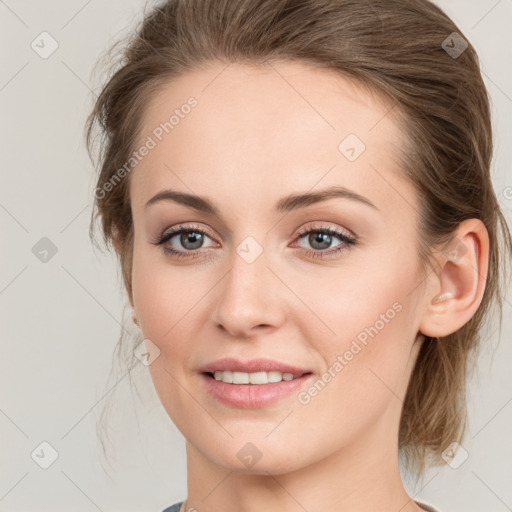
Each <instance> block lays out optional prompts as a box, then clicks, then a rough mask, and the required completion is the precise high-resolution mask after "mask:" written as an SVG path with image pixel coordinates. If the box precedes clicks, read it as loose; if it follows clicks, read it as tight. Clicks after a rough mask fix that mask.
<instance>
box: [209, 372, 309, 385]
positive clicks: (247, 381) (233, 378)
mask: <svg viewBox="0 0 512 512" xmlns="http://www.w3.org/2000/svg"><path fill="white" fill-rule="evenodd" d="M205 375H207V376H208V377H210V378H211V379H215V380H217V381H221V382H224V383H225V384H241V385H264V384H274V383H278V382H282V381H287V382H288V381H291V380H296V379H300V378H301V377H303V376H304V375H311V372H305V373H300V374H293V373H283V372H279V371H269V372H267V371H259V372H251V373H248V372H234V371H230V370H217V371H215V372H205Z"/></svg>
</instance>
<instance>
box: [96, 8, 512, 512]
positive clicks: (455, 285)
mask: <svg viewBox="0 0 512 512" xmlns="http://www.w3.org/2000/svg"><path fill="white" fill-rule="evenodd" d="M96 128H99V132H98V135H99V140H100V144H101V152H100V162H99V164H100V174H99V178H98V182H97V187H96V191H95V198H96V208H97V211H96V217H98V218H100V220H101V226H102V231H103V236H104V238H105V240H106V241H107V242H110V241H111V242H112V243H113V246H114V247H115V249H116V251H117V254H118V255H119V258H120V264H121V268H122V271H123V277H124V284H125V286H126V290H127V294H128V298H129V302H130V304H131V307H132V308H133V319H134V322H135V323H136V325H137V326H138V327H139V328H140V330H141V334H142V336H143V338H144V343H143V344H142V345H141V346H139V347H137V349H136V350H138V351H139V358H141V359H142V358H144V361H145V364H147V365H148V366H149V369H150V373H151V377H152V380H153V383H154V386H155V389H156V392H157V393H158V395H159V397H160V400H161V402H162V404H163V406H164V408H165V410H166V411H167V413H168V414H169V416H170V418H171V419H172V421H173V422H174V423H175V424H176V426H177V427H178V428H179V430H180V431H181V432H182V433H183V435H184V436H185V438H186V440H187V443H186V447H187V475H188V495H187V498H186V500H183V501H182V502H180V503H177V504H175V505H173V506H171V507H170V508H168V509H166V512H177V511H178V510H179V511H180V512H184V511H193V510H198V511H200V512H201V511H203V510H204V511H224V512H231V511H232V512H234V511H237V512H239V511H243V512H249V511H253V510H271V511H272V510H276V511H277V510H279V511H281V512H282V511H290V512H291V511H299V510H310V511H313V510H328V511H337V512H339V511H350V512H358V511H374V510H379V511H390V512H391V511H393V512H395V511H398V510H400V511H401V512H412V511H419V510H438V509H436V508H434V507H432V506H430V505H427V504H425V503H422V502H420V501H417V500H414V499H413V498H411V497H410V496H409V495H408V494H407V492H406V490H405V488H404V486H403V483H402V480H401V476H400V471H399V455H400V454H403V456H404V457H405V461H406V464H407V467H408V469H409V470H410V471H411V472H413V473H415V474H416V475H418V476H420V475H422V474H423V473H424V471H425V468H426V467H428V466H429V465H436V464H445V463H450V461H451V460H453V459H454V458H455V457H457V456H460V454H461V453H463V452H464V448H463V446H461V445H462V439H463V435H464V432H465V422H466V406H465V400H464V399H465V383H466V379H467V373H468V370H467V368H468V362H469V361H470V360H471V357H473V356H474V354H475V353H476V350H477V348H478V347H479V342H480V333H481V329H482V326H483V323H484V321H485V319H486V318H487V316H488V314H489V312H490V311H491V308H492V307H496V308H497V309H498V310H499V309H500V307H501V302H500V300H501V299H500V289H501V286H503V282H502V271H503V269H502V268H501V265H500V261H502V260H504V259H505V258H506V257H508V256H509V254H510V248H511V239H510V234H509V231H508V228H507V226H506V223H505V221H504V218H503V215H502V213H501V211H500V208H499V205H498V202H497V200H496V196H495V194H494V191H493V188H492V183H491V180H490V173H489V167H490V161H491V157H492V136H491V124H490V112H489V103H488V97H487V92H486V89H485V86H484V83H483V81H482V78H481V74H480V71H479V66H478V59H477V56H476V53H475V50H474V48H473V47H472V46H471V44H470V43H469V42H468V41H467V39H466V38H465V36H464V35H463V34H462V33H461V31H460V30H459V29H458V27H457V26H456V25H455V24H454V23H453V22H452V21H451V20H450V19H449V18H448V17H447V16H446V15H445V14H444V13H443V12H442V11H441V10H440V9H439V8H438V7H436V6H435V5H433V4H432V3H430V2H429V1H427V0H412V1H408V2H403V1H401V0H375V1H372V2H371V3H370V2H359V1H349V0H304V1H300V2H297V1H290V0H187V1H184V0H181V1H180V0H169V1H166V2H163V3H162V4H161V5H160V6H159V7H157V8H154V9H153V10H152V11H151V12H149V13H148V14H146V16H145V18H144V20H143V23H142V25H141V27H140V28H139V30H138V31H137V33H136V34H135V37H133V38H132V39H131V40H130V41H129V42H128V43H127V46H126V48H125V51H124V54H123V60H122V62H121V65H120V67H119V68H118V69H117V70H116V72H115V73H113V74H112V76H111V77H110V78H109V81H108V82H107V84H106V85H105V86H104V88H103V90H102V92H101V94H100V95H99V97H98V99H97V102H96V105H95V107H94V110H93V112H92V113H91V116H90V118H89V122H88V144H89V147H90V148H92V146H93V142H94V133H95V129H96ZM91 151H92V149H91ZM93 220H94V219H93ZM91 227H92V226H91ZM139 341H140V340H139ZM457 454H459V455H457Z"/></svg>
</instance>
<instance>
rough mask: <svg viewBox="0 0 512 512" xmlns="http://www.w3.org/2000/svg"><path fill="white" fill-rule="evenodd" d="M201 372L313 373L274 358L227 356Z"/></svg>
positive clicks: (203, 368) (296, 374)
mask: <svg viewBox="0 0 512 512" xmlns="http://www.w3.org/2000/svg"><path fill="white" fill-rule="evenodd" d="M199 371H200V372H201V373H211V374H213V373H215V372H216V371H221V372H224V371H230V372H244V373H256V372H281V373H291V374H292V375H294V376H301V375H303V374H305V373H311V370H310V369H309V368H300V367H298V366H293V365H291V364H288V363H283V362H281V361H276V360H272V359H265V358H259V359H251V360H249V361H241V360H239V359H235V358H232V357H225V358H223V359H218V360H217V361H214V362H212V363H209V364H207V365H205V366H203V367H201V368H200V369H199Z"/></svg>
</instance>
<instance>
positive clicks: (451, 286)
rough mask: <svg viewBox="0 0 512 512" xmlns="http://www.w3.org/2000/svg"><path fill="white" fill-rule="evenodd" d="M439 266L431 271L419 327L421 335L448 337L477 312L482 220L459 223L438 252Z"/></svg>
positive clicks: (483, 255)
mask: <svg viewBox="0 0 512 512" xmlns="http://www.w3.org/2000/svg"><path fill="white" fill-rule="evenodd" d="M438 261H439V264H440V269H439V270H438V271H435V272H432V274H431V279H430V283H429V284H430V286H428V287H426V289H427V290H428V291H427V292H426V296H425V306H424V307H425V309H424V313H423V318H422V321H421V323H420V326H419V330H420V332H421V333H422V334H424V335H425V336H430V337H442V336H448V335H449V334H452V333H453V332H455V331H457V330H458V329H460V328H461V327H462V326H463V325H464V324H466V323H467V322H468V321H469V320H470V319H471V318H472V316H473V315H474V314H475V312H476V311H477V309H478V307H479V306H480V303H481V301H482V297H483V294H484V291H485V284H486V279H487V271H488V264H489V235H488V232H487V229H486V227H485V225H484V224H483V222H482V221H480V220H479V219H468V220H465V221H463V222H461V223H460V224H459V226H458V228H457V230H456V231H455V232H454V234H453V237H452V239H451V240H450V242H449V244H447V245H446V246H445V247H444V248H443V249H442V250H441V252H440V255H439V258H438Z"/></svg>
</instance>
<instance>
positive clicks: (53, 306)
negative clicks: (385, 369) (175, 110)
mask: <svg viewBox="0 0 512 512" xmlns="http://www.w3.org/2000/svg"><path fill="white" fill-rule="evenodd" d="M437 3H438V4H439V5H440V6H441V7H442V8H443V9H445V10H446V12H447V13H448V15H450V16H451V17H452V18H453V19H454V21H455V22H456V23H457V24H458V25H459V27H460V28H461V30H462V31H463V32H464V34H465V35H466V36H467V37H468V38H469V39H470V41H471V42H472V43H473V44H474V45H475V47H476V48H477V51H478V52H479V55H480V58H481V62H482V69H483V72H484V77H485V81H486V84H487V86H488V88H489V91H490V93H491V96H492V103H493V105H492V108H493V120H494V126H495V133H496V153H495V158H494V164H493V173H494V183H495V188H496V191H497V193H498V196H499V198H500V202H501V204H502V205H503V207H504V209H505V211H506V213H507V215H508V218H509V219H510V217H511V210H512V188H507V187H512V173H511V170H510V162H512V155H511V144H510V141H511V128H512V73H511V63H512V41H511V36H510V26H511V22H512V0H500V1H496V0H485V1H483V0H482V1H480V0H479V1H476V0H473V1H471V2H469V1H467V0H466V1H464V0H442V1H438V2H437ZM143 6H144V2H143V1H141V0H129V1H127V0H110V1H108V2H105V1H103V2H102V1H99V0H89V1H86V0H72V1H67V2H64V1H60V2H59V1H51V0H47V1H45V2H41V1H36V0H33V1H22V0H18V1H16V0H7V1H5V2H4V1H0V39H1V43H2V44H1V55H2V57H1V58H2V65H1V68H0V107H1V124H0V130H1V131H0V144H1V147H0V159H1V160H0V162H1V187H0V222H1V229H2V243H1V244H0V250H1V252H2V259H1V261H2V265H1V267H0V305H1V315H2V318H1V325H2V351H3V357H2V358H1V360H0V365H1V367H0V375H1V387H0V390H1V391H0V393H1V394H0V413H1V414H0V432H1V434H0V439H1V441H0V443H1V444H0V449H1V453H2V468H3V469H2V472H1V477H0V510H2V511H21V510H23V511H26V512H29V511H42V510H52V511H59V510H74V511H77V512H79V511H95V510H101V511H118V510H119V511H120V510H124V511H136V510H139V511H140V510H147V511H151V510H153V511H161V510H162V509H163V508H164V507H166V506H168V505H170V504H172V503H174V502H176V501H179V500H180V499H182V498H184V497H185V495H186V468H185V449H184V439H183V437H182V435H181V434H180V433H179V432H178V431H177V429H176V428H175V427H174V425H173V424H172V423H171V421H170V420H169V418H168V417H167V415H166V413H165V411H164V410H163V408H162V407H161V405H160V403H159V401H158V398H157V396H156V394H155V393H154V391H153V390H152V384H151V381H150V380H149V377H148V373H147V368H145V367H144V366H143V365H138V366H137V367H136V368H135V369H134V370H133V371H132V372H131V374H128V375H127V374H126V373H118V374H115V375H114V376H113V377H112V378H110V379H109V372H110V368H111V362H112V352H113V349H114V346H115V344H116V341H117V339H118V336H119V332H120V330H121V327H120V324H123V325H125V328H126V329H129V330H130V332H133V334H134V335H135V331H133V329H132V327H131V325H130V324H131V319H130V311H129V310H128V309H126V307H125V305H126V300H125V297H124V292H123V290H122V285H121V278H120V272H119V270H118V269H117V266H116V261H115V259H114V257H113V255H111V254H102V253H101V252H99V251H97V250H94V249H93V248H92V246H91V243H90V240H89V238H88V227H89V217H90V212H91V205H92V192H93V187H94V172H93V169H92V166H91V164H90V162H89V159H88V156H87V154H86V152H85V148H84V144H83V138H82V130H83V124H84V121H85V117H86V115H87V113H88V111H89V108H90V105H91V100H92V95H91V92H90V88H91V87H93V78H92V77H91V71H92V68H93V65H94V63H95V62H96V60H97V58H98V56H99V55H100V53H101V52H102V50H104V48H105V47H106V46H107V45H109V43H110V42H112V41H113V40H114V39H116V38H117V37H118V36H119V35H120V34H121V33H124V32H125V31H126V30H127V29H129V27H131V26H133V24H134V22H136V21H137V20H138V18H139V17H140V15H141V14H142V9H143ZM43 31H47V32H49V33H50V34H51V36H52V37H53V38H54V39H55V40H56V41H57V42H58V45H59V46H58V48H57V50H56V51H55V52H54V53H53V54H52V55H51V56H49V57H48V58H46V59H43V58H41V57H40V56H39V54H38V53H36V52H35V51H34V50H33V49H32V48H31V43H32V41H33V40H36V42H37V41H38V40H39V39H37V37H38V35H39V34H40V33H41V32H43ZM49 48H50V46H49V40H47V44H45V49H46V50H48V49H49ZM42 50H43V49H41V50H40V51H42ZM96 84H97V82H94V85H96ZM507 192H508V193H507ZM43 237H47V238H48V239H49V240H51V242H52V244H53V245H54V246H55V248H56V249H57V252H56V254H54V255H52V253H51V252H49V253H48V255H47V256H46V258H47V261H46V262H43V261H41V260H40V259H39V258H38V257H36V255H35V254H34V252H33V247H34V246H36V249H37V248H38V247H39V246H38V245H36V244H38V243H40V244H45V243H46V244H48V242H47V241H46V242H40V240H41V238H43ZM34 251H35V252H36V253H37V250H34ZM40 256H41V254H40ZM511 295H512V294H511V293H509V294H508V296H507V299H508V300H507V301H506V302H505V308H504V315H505V320H504V324H503V330H502V334H501V339H498V333H497V332H496V333H495V334H494V335H493V336H492V339H490V340H489V342H488V343H487V344H486V346H485V348H484V350H483V352H482V358H481V360H480V363H479V367H478V372H477V374H476V376H475V378H474V379H473V382H472V383H471V387H470V419H469V421H470V424H469V434H468V436H467V439H466V440H465V442H464V444H463V446H464V448H465V449H466V450H467V452H468V453H469V457H468V459H467V460H466V461H465V462H464V463H463V464H462V465H460V466H459V467H458V468H457V469H452V468H451V467H449V466H444V467H443V468H439V469H434V470H432V471H431V472H430V473H429V475H428V476H427V478H426V479H425V481H424V482H422V483H419V484H418V485H417V486H416V487H414V486H413V485H412V483H409V482H408V480H407V479H406V482H408V483H407V485H408V489H409V491H410V493H411V495H416V498H419V499H422V500H424V501H426V502H428V503H431V504H433V505H435V506H437V507H439V509H440V510H441V511H443V512H476V511H482V510H485V511H486V512H505V511H507V510H512V488H511V485H510V482H511V481H512V480H511V477H512V439H511V435H510V434H511V428H510V427H511V425H512V423H511V419H512V404H511V401H512V385H511V384H512V382H511V381H512V377H511V373H512V372H511V371H510V368H511V362H512V348H511V343H510V339H511V326H512V322H511V316H512V315H511V309H512V305H511V302H512V299H511ZM496 327H497V326H496ZM130 376H131V377H132V378H133V379H134V380H135V381H138V382H140V385H139V387H138V389H139V390H140V394H139V395H138V394H137V393H135V394H133V393H132V392H131V391H130V386H129V377H130ZM109 398H112V399H113V403H114V404H115V405H114V407H113V409H112V414H111V423H110V426H109V433H110V436H111V437H112V439H113V440H114V444H113V445H112V449H113V450H115V451H113V452H111V453H112V455H111V460H112V467H111V468H108V467H107V465H106V463H105V461H104V459H103V457H102V456H101V447H100V445H99V443H98V441H97V431H96V424H97V421H98V420H99V417H100V412H101V409H102V407H103V405H104V404H105V403H106V401H107V400H108V399H109ZM42 442H47V443H49V444H50V445H51V447H52V448H50V447H48V446H46V445H43V446H40V444H41V443H42ZM52 449H53V450H55V451H56V452H57V453H58V457H57V459H56V460H55V461H54V462H53V464H52V465H50V466H49V467H48V468H47V469H42V468H41V467H40V464H41V463H44V462H45V461H46V462H49V461H50V459H49V457H50V454H51V451H52ZM31 454H32V455H31ZM36 461H37V463H36ZM416 493H417V494H416Z"/></svg>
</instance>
